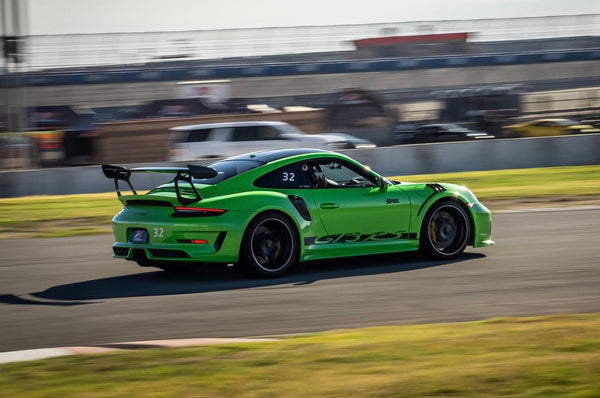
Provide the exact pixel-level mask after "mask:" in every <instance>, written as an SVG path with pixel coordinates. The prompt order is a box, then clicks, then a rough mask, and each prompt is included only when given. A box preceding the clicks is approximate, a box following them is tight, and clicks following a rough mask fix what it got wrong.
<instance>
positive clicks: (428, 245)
mask: <svg viewBox="0 0 600 398" xmlns="http://www.w3.org/2000/svg"><path fill="white" fill-rule="evenodd" d="M445 207H449V208H452V209H455V210H457V211H458V212H459V213H460V214H461V216H462V221H461V222H462V224H463V225H462V226H461V227H462V228H464V229H465V231H464V234H463V235H464V236H462V239H463V242H462V244H461V245H460V247H459V248H458V249H457V250H455V251H454V252H452V253H444V252H443V251H440V250H438V249H437V248H436V247H435V245H434V243H433V242H432V241H431V236H430V235H429V224H430V223H431V220H432V218H433V216H434V215H435V214H436V213H437V212H438V211H439V210H440V209H443V208H445ZM471 229H472V225H471V218H470V216H469V213H468V212H467V210H466V209H465V207H464V205H463V204H462V203H460V202H457V201H456V200H441V201H439V202H437V203H435V204H434V205H433V206H431V208H430V209H429V210H428V211H427V214H426V215H425V217H424V218H423V223H422V224H421V236H420V242H419V248H420V250H421V252H423V253H424V254H425V255H427V256H428V257H431V258H434V259H438V260H446V259H453V258H456V257H458V256H460V255H461V254H462V253H463V252H464V250H465V248H466V247H467V245H468V243H469V237H470V236H471Z"/></svg>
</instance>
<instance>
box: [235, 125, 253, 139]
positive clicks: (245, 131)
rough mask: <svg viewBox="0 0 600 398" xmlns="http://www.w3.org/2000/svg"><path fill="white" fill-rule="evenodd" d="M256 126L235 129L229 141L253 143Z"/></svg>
mask: <svg viewBox="0 0 600 398" xmlns="http://www.w3.org/2000/svg"><path fill="white" fill-rule="evenodd" d="M256 130H257V128H256V126H243V127H236V128H235V130H234V132H233V137H232V139H231V141H254V140H256V136H257V132H256Z"/></svg>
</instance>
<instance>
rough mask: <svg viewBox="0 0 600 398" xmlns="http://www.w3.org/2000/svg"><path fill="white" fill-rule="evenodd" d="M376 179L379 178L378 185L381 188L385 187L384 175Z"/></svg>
mask: <svg viewBox="0 0 600 398" xmlns="http://www.w3.org/2000/svg"><path fill="white" fill-rule="evenodd" d="M376 179H377V187H378V188H379V189H383V188H384V187H385V182H384V181H383V177H381V176H377V177H376Z"/></svg>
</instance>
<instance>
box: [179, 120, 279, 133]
mask: <svg viewBox="0 0 600 398" xmlns="http://www.w3.org/2000/svg"><path fill="white" fill-rule="evenodd" d="M285 125H288V123H285V122H276V121H263V120H257V121H248V122H223V123H205V124H190V125H185V126H177V127H171V128H170V129H169V130H171V131H189V130H199V129H216V128H228V127H248V126H285Z"/></svg>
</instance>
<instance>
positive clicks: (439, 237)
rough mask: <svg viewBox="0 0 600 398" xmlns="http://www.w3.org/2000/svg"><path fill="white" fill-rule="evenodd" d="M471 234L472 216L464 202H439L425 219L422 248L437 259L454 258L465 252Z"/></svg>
mask: <svg viewBox="0 0 600 398" xmlns="http://www.w3.org/2000/svg"><path fill="white" fill-rule="evenodd" d="M470 234H471V222H470V218H469V215H468V214H467V212H466V210H465V209H464V207H463V206H462V204H460V203H457V202H455V201H442V202H438V203H436V204H434V205H433V206H432V207H431V209H429V211H428V212H427V214H426V215H425V219H424V220H423V224H422V226H421V239H420V250H421V251H422V252H423V253H424V254H426V255H427V256H429V257H432V258H435V259H441V260H444V259H452V258H455V257H458V256H459V255H461V254H462V253H463V252H464V250H465V247H466V246H467V243H468V241H469V236H470Z"/></svg>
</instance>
